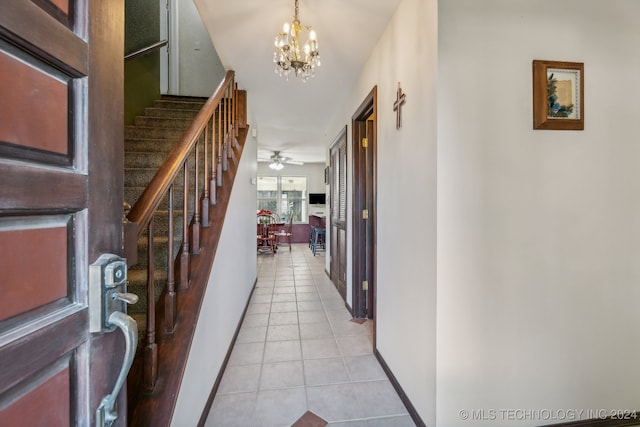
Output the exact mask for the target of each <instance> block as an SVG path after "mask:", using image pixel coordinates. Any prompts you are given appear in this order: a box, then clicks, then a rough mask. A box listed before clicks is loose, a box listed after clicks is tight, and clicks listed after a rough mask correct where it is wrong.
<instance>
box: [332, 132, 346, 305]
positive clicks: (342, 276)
mask: <svg viewBox="0 0 640 427" xmlns="http://www.w3.org/2000/svg"><path fill="white" fill-rule="evenodd" d="M330 156H331V157H330V160H329V170H330V171H331V178H330V182H329V189H330V191H331V193H330V194H331V198H330V203H331V204H330V211H329V212H330V214H331V215H330V218H331V222H330V224H331V230H330V233H331V235H330V239H329V240H330V244H331V248H330V251H331V262H330V264H329V268H330V275H331V281H332V282H333V284H334V285H335V287H336V289H338V292H339V293H340V295H341V296H342V299H344V300H345V301H346V298H347V129H346V127H345V129H343V130H342V131H341V132H340V134H339V135H338V137H337V138H336V140H335V141H334V143H333V144H332V145H331V148H330Z"/></svg>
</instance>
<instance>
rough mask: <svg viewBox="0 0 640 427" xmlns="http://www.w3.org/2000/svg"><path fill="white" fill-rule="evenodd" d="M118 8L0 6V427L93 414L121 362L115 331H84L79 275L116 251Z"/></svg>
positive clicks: (16, 2)
mask: <svg viewBox="0 0 640 427" xmlns="http://www.w3.org/2000/svg"><path fill="white" fill-rule="evenodd" d="M123 7H124V5H123V0H32V1H27V0H2V2H1V3H0V271H2V278H1V279H0V283H1V284H2V286H1V289H2V293H3V295H2V298H0V366H1V368H0V425H3V426H88V425H95V411H96V408H97V407H98V405H99V404H100V402H101V401H102V399H103V398H104V396H105V395H106V394H108V393H110V392H111V390H112V389H113V386H114V382H115V377H116V375H117V373H118V371H119V369H120V365H121V364H122V354H123V353H124V352H123V348H122V347H123V345H122V343H123V339H122V335H120V334H116V333H108V334H92V333H90V332H89V309H88V305H89V295H88V278H89V265H90V264H91V263H93V262H94V261H95V260H96V259H97V258H98V256H99V255H100V253H103V252H111V253H114V254H121V252H122V250H121V248H122V200H123V194H122V192H123V183H122V181H123V177H122V174H123V136H122V134H123V118H122V116H123V114H122V108H123V107H122V106H123V93H122V92H123V81H122V80H123V49H124V43H123V41H124V40H123V38H124V14H123V13H124V8H123ZM118 411H120V412H121V414H122V415H121V416H120V417H118V420H117V421H116V423H115V425H126V402H125V399H122V398H121V399H119V407H118Z"/></svg>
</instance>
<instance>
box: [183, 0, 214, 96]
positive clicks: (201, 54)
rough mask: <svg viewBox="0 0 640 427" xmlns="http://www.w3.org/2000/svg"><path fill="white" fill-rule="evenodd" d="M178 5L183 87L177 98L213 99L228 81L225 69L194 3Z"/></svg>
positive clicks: (188, 0)
mask: <svg viewBox="0 0 640 427" xmlns="http://www.w3.org/2000/svg"><path fill="white" fill-rule="evenodd" d="M177 3H178V44H179V63H178V67H179V69H178V72H179V82H178V85H179V86H178V88H177V93H176V95H184V96H206V97H209V96H211V94H212V93H213V91H214V90H215V89H216V88H217V87H218V85H219V84H220V82H221V81H222V79H224V75H225V69H224V66H223V65H222V62H221V61H220V58H219V57H218V53H217V52H216V49H215V47H214V46H213V43H212V41H211V37H209V33H208V32H207V29H206V28H205V26H204V24H203V22H202V18H200V14H199V13H198V9H197V8H196V5H195V4H194V2H193V0H180V1H177Z"/></svg>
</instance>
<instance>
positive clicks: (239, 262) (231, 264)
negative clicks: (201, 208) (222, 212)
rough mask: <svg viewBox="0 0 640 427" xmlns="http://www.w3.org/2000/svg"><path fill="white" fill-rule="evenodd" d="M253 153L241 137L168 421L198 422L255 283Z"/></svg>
mask: <svg viewBox="0 0 640 427" xmlns="http://www.w3.org/2000/svg"><path fill="white" fill-rule="evenodd" d="M256 153H257V149H256V144H255V140H254V139H253V138H247V141H246V145H245V148H244V151H243V154H242V158H241V160H240V165H239V168H238V172H237V175H236V178H235V182H234V186H233V190H232V193H231V198H230V200H229V206H228V209H227V215H226V218H225V222H224V227H223V229H222V233H221V235H220V242H219V243H218V251H217V253H216V257H215V260H214V263H213V267H212V270H211V274H210V276H209V284H208V287H207V291H206V294H205V299H204V302H203V306H202V309H201V311H200V318H199V319H198V324H197V325H196V331H195V336H194V339H193V343H192V345H191V349H190V351H189V360H188V362H187V367H186V369H185V374H184V378H183V380H182V384H181V388H180V392H179V394H178V401H177V403H176V408H175V411H174V415H173V419H172V420H171V425H172V426H175V427H182V426H195V425H197V424H198V421H199V419H200V416H201V415H202V411H203V409H204V406H205V404H206V402H207V399H208V398H209V394H210V393H211V390H212V389H213V384H214V382H215V380H216V377H217V375H218V372H219V370H220V368H221V366H222V362H223V361H224V358H225V356H226V353H227V350H228V349H229V345H230V344H231V339H232V338H233V334H234V333H235V330H236V327H237V326H238V323H239V321H240V316H241V315H242V313H243V310H244V308H245V306H246V304H247V301H248V299H249V295H250V293H251V289H252V288H253V285H254V284H255V280H256V277H257V272H256V266H257V259H256V236H255V223H256V214H255V205H256V187H255V185H253V184H252V183H251V179H252V178H255V176H256V163H257V155H256ZM220 249H223V250H220ZM205 250H206V249H205Z"/></svg>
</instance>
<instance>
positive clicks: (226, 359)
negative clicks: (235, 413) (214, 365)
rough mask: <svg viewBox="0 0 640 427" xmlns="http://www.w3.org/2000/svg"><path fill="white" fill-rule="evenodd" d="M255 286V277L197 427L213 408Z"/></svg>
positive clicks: (201, 426)
mask: <svg viewBox="0 0 640 427" xmlns="http://www.w3.org/2000/svg"><path fill="white" fill-rule="evenodd" d="M257 284H258V278H257V277H256V280H255V281H254V282H253V288H252V289H251V292H250V293H249V298H247V303H246V305H245V306H244V310H243V311H242V316H240V321H239V322H238V325H237V326H236V331H235V333H234V334H233V338H232V339H231V343H230V344H229V348H228V349H227V354H226V355H225V357H224V360H223V361H222V365H221V366H220V371H219V372H218V376H217V377H216V381H215V383H213V388H212V389H211V393H210V394H209V398H208V399H207V403H206V405H204V409H203V410H202V414H201V415H200V421H198V427H204V424H205V423H206V422H207V417H208V416H209V412H211V407H212V406H213V399H214V398H215V397H216V393H217V392H218V388H220V382H221V381H222V376H223V375H224V371H225V370H226V369H227V364H228V363H229V358H230V357H231V352H232V351H233V346H234V345H235V344H236V340H237V339H238V334H239V333H240V328H241V327H242V322H244V317H245V316H246V315H247V310H248V309H249V304H250V303H251V297H252V296H253V292H254V291H255V290H256V285H257Z"/></svg>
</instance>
